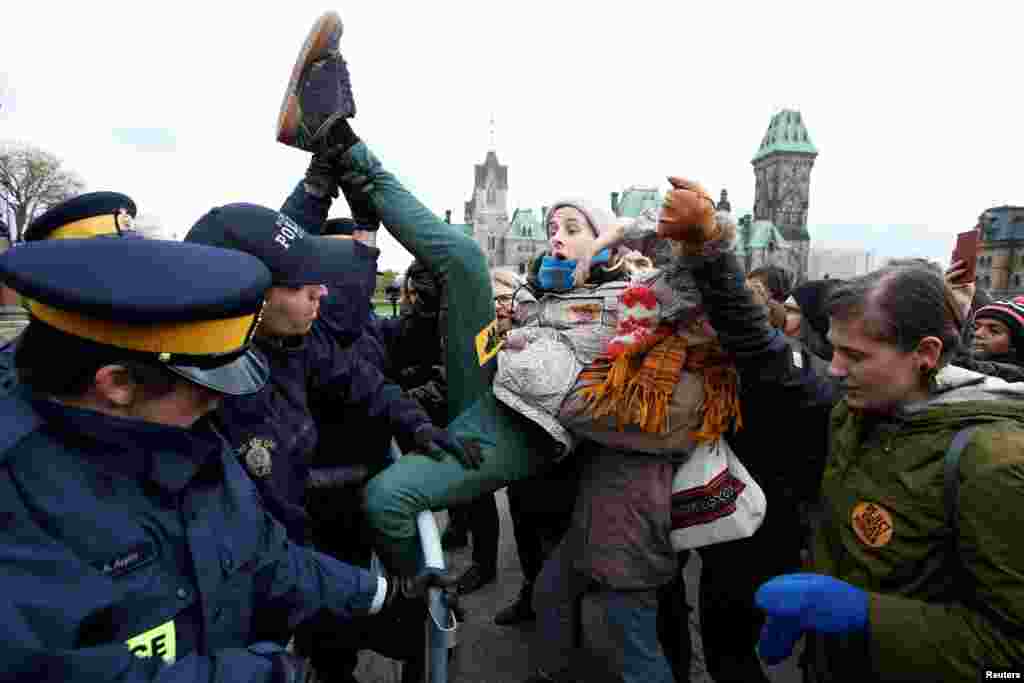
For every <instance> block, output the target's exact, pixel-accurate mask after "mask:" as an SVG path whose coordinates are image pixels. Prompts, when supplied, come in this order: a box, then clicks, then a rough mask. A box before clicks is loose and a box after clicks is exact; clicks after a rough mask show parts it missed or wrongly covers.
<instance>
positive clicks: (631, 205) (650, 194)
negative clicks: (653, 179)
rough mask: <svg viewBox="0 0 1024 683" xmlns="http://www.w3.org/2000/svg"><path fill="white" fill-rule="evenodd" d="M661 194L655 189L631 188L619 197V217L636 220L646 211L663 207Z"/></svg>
mask: <svg viewBox="0 0 1024 683" xmlns="http://www.w3.org/2000/svg"><path fill="white" fill-rule="evenodd" d="M661 201H662V196H661V192H659V191H658V189H657V188H655V187H636V186H634V187H629V188H626V189H625V190H623V191H622V194H620V195H619V206H618V211H617V213H618V215H619V216H620V217H622V218H636V217H637V216H639V215H640V214H641V213H642V212H643V211H644V209H655V210H657V209H658V208H660V207H661Z"/></svg>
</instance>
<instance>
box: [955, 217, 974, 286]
mask: <svg viewBox="0 0 1024 683" xmlns="http://www.w3.org/2000/svg"><path fill="white" fill-rule="evenodd" d="M980 240H981V236H980V235H979V234H978V231H977V230H968V231H967V232H961V233H959V234H958V235H957V236H956V248H954V249H953V260H952V261H951V262H950V265H952V264H953V263H955V262H957V261H964V262H965V263H966V265H967V270H966V271H964V274H963V275H961V276H960V277H959V278H957V283H962V282H974V274H975V267H976V266H977V265H978V244H979V242H980Z"/></svg>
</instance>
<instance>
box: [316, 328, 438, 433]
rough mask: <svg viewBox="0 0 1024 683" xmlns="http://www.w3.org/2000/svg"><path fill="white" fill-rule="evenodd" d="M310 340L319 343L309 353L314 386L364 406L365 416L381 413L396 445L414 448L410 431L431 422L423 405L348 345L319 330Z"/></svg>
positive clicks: (328, 393)
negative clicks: (338, 342) (311, 359)
mask: <svg viewBox="0 0 1024 683" xmlns="http://www.w3.org/2000/svg"><path fill="white" fill-rule="evenodd" d="M314 330H316V327H314ZM309 341H310V342H312V343H316V344H318V346H319V348H318V349H317V350H316V352H315V353H314V354H313V355H312V358H313V359H314V362H315V363H316V365H317V367H315V368H312V369H311V372H310V376H311V377H312V378H313V382H314V387H313V388H314V389H316V390H317V391H318V392H320V393H321V395H323V396H334V397H336V398H337V400H338V401H341V402H344V403H345V405H347V406H351V407H355V408H361V409H363V410H365V411H366V415H367V416H368V417H373V418H380V417H383V418H384V419H386V420H387V421H388V423H389V425H390V427H391V430H392V432H393V433H394V436H395V438H396V439H397V440H398V445H399V447H400V448H401V449H402V450H403V451H407V450H413V449H414V442H413V436H412V435H413V434H414V433H415V431H416V430H417V429H419V428H420V427H422V426H424V425H427V424H430V417H429V416H428V415H427V414H426V412H424V410H423V408H421V407H420V405H419V404H418V403H416V401H414V400H413V399H411V398H409V397H408V396H406V395H405V394H403V393H402V389H401V388H400V387H399V386H398V385H397V384H395V383H393V382H391V381H389V380H388V379H387V378H386V377H385V376H384V374H383V373H382V372H381V371H380V369H378V368H377V367H375V366H373V365H372V364H370V363H368V362H366V360H365V359H363V358H362V357H361V356H359V354H358V353H356V352H355V351H354V350H352V349H351V348H341V347H340V346H338V345H337V344H336V343H334V342H333V340H330V339H325V338H324V336H323V335H322V334H310V335H309Z"/></svg>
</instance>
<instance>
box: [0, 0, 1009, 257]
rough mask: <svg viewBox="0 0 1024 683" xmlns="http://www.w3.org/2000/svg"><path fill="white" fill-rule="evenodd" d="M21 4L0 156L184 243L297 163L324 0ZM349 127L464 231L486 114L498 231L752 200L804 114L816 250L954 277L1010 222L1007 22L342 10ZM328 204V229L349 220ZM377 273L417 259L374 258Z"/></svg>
mask: <svg viewBox="0 0 1024 683" xmlns="http://www.w3.org/2000/svg"><path fill="white" fill-rule="evenodd" d="M264 5H265V6H261V5H260V4H259V3H253V2H245V3H241V2H239V3H234V2H220V1H218V2H204V3H186V2H176V3H152V2H138V1H134V2H124V3H121V2H104V1H103V0H97V1H95V2H90V3H82V2H18V3H13V2H12V3H6V5H5V7H4V9H3V10H2V22H3V32H2V39H0V98H2V104H3V109H2V110H0V139H5V140H17V141H22V142H28V143H32V144H35V145H38V146H40V147H43V148H45V149H47V150H49V151H51V152H53V153H55V154H57V155H58V156H60V157H61V158H62V159H63V160H64V161H65V163H66V165H67V166H68V167H69V168H70V169H72V170H74V171H76V172H78V173H79V174H80V175H81V176H82V177H83V178H84V179H85V181H86V183H87V186H88V189H90V190H101V189H110V190H118V191H121V192H124V193H126V194H128V195H130V196H132V197H133V198H134V199H135V200H136V202H137V203H138V205H139V208H140V212H141V213H144V214H149V215H151V216H154V217H156V218H157V219H158V220H159V221H160V223H162V224H163V226H164V227H165V228H166V229H167V230H168V231H169V232H173V233H176V234H177V235H178V236H181V235H183V234H184V233H185V232H186V231H187V230H188V227H189V226H190V225H191V224H192V223H193V222H194V221H195V220H196V219H197V218H198V217H199V216H200V215H202V214H203V213H204V212H205V211H206V210H207V209H209V208H210V207H212V206H215V205H219V204H224V203H227V202H234V201H249V202H255V203H260V204H265V205H268V206H273V207H275V208H276V207H278V206H279V205H280V203H281V202H282V201H283V199H284V197H285V196H286V195H287V193H288V192H289V191H290V190H291V188H292V186H293V185H294V184H295V182H296V181H298V180H299V179H300V178H301V176H302V174H303V172H304V170H305V167H306V164H307V162H308V156H307V155H306V154H305V153H303V152H301V151H298V150H294V149H291V148H287V147H284V146H281V145H279V144H277V143H276V142H275V140H274V126H275V123H276V117H277V111H278V107H279V105H280V101H281V96H282V93H283V88H284V86H285V82H286V80H287V78H288V76H289V73H290V70H291V67H292V64H293V62H294V59H295V55H296V52H297V50H298V48H299V46H300V44H301V42H302V40H303V38H304V37H305V35H306V32H307V31H308V29H309V27H310V26H311V25H312V23H313V21H314V20H315V19H316V17H317V16H318V15H319V13H320V12H322V11H323V10H324V9H329V8H330V5H325V4H323V3H309V2H304V1H302V0H291V1H290V2H288V3H264ZM336 9H337V10H338V11H339V12H340V13H341V16H342V19H343V21H344V22H345V35H344V37H343V38H342V51H343V54H344V56H345V58H346V60H347V61H348V62H349V66H350V69H351V72H352V80H353V84H354V88H355V92H356V100H357V104H358V109H359V113H358V116H357V118H356V119H355V120H354V122H353V127H354V128H355V129H356V131H357V132H358V133H359V134H360V135H361V136H362V137H363V138H364V139H365V140H366V141H367V143H368V144H369V145H370V146H371V148H372V149H373V150H374V151H375V152H376V153H377V154H378V156H380V157H381V159H382V160H383V161H384V163H385V164H386V166H387V167H388V168H389V169H390V170H392V171H394V172H395V173H396V174H397V175H398V176H399V177H400V178H401V179H402V180H403V182H405V183H406V184H407V186H408V187H409V188H410V189H412V190H413V191H414V192H415V193H416V194H417V195H418V196H419V197H420V199H421V200H423V201H424V203H426V204H427V205H428V206H430V207H431V208H432V209H433V210H434V211H435V212H436V213H438V214H439V215H442V216H443V212H444V210H445V209H447V208H450V209H452V210H453V217H454V219H455V220H457V221H459V222H461V220H462V206H463V203H464V202H465V201H466V200H467V199H469V197H470V193H471V191H472V185H473V164H475V163H481V162H482V161H483V158H484V155H485V154H486V152H487V148H488V144H489V119H490V118H491V116H492V114H493V116H494V118H495V121H496V148H497V153H498V158H499V159H500V161H501V162H502V163H505V164H508V166H509V195H510V205H509V210H510V212H511V211H512V210H513V209H515V208H516V207H539V206H540V205H542V204H547V203H550V202H551V201H552V200H553V199H556V198H557V197H559V196H564V195H567V194H573V195H582V196H585V197H587V198H589V199H591V200H592V201H595V202H601V203H607V202H608V194H609V192H611V191H613V190H619V189H622V188H623V187H624V186H627V185H631V184H656V185H661V186H664V185H665V184H666V183H665V176H667V175H670V174H671V175H683V176H687V177H692V178H694V179H697V180H699V181H701V182H702V183H704V184H705V186H706V187H707V188H708V189H709V190H710V191H711V192H712V193H713V195H714V196H715V197H717V196H718V192H719V190H720V189H721V188H722V187H725V188H728V190H729V194H730V199H731V200H732V205H733V208H734V209H739V208H748V209H749V208H751V207H752V206H753V195H754V176H753V171H752V167H751V165H750V160H751V158H752V157H753V155H754V153H755V152H756V150H757V147H758V144H759V143H760V141H761V138H762V137H763V136H764V133H765V131H766V130H767V127H768V124H769V122H770V120H771V117H772V115H773V114H774V113H775V112H777V111H778V110H780V109H782V108H795V109H799V110H800V111H801V112H802V114H803V118H804V120H805V122H806V124H807V127H808V130H809V132H810V136H811V139H812V141H813V142H814V144H815V145H816V146H817V147H818V149H819V152H820V153H819V156H818V159H817V161H816V163H815V166H814V170H813V172H812V174H811V193H810V209H809V221H808V222H809V225H810V229H811V235H812V238H814V239H815V240H816V242H817V244H818V245H837V246H854V245H862V246H863V247H864V248H868V249H872V250H874V251H876V253H878V254H879V255H880V256H883V257H884V256H901V255H924V256H929V257H932V258H936V259H939V260H948V252H949V251H950V250H951V249H952V246H953V241H954V238H953V235H955V233H956V232H958V231H961V230H965V229H967V228H969V227H971V226H973V225H974V223H975V221H976V218H977V216H978V214H979V213H980V212H981V211H982V210H984V209H985V208H987V207H990V206H994V205H1000V204H1022V203H1024V182H1022V178H1024V136H1022V132H1021V122H1022V121H1024V88H1022V87H1021V86H1022V82H1021V67H1022V64H1024V48H1022V44H1024V43H1022V39H1021V36H1022V33H1021V32H1022V31H1024V3H1020V2H1009V1H1005V2H985V1H979V0H976V1H974V2H971V3H944V2H932V3H925V2H911V1H909V0H903V1H893V0H889V1H887V2H871V1H866V0H865V1H861V2H857V3H842V4H840V3H834V2H814V3H802V2H777V3H770V2H729V1H726V0H718V1H717V2H705V3H694V2H655V1H645V0H632V1H631V2H628V3H596V2H593V1H589V2H570V1H567V0H546V1H544V2H534V1H532V0H519V1H518V2H502V3H496V2H487V1H479V0H478V1H476V2H455V1H440V2H413V1H412V0H409V1H403V2H390V1H388V0H375V1H361V2H351V3H347V4H346V5H338V6H336ZM347 213H348V209H347V206H346V205H345V203H344V201H339V202H338V203H337V204H336V205H335V207H334V209H333V210H332V215H335V216H343V215H347ZM381 246H382V248H383V255H382V267H394V268H404V267H405V266H406V265H407V264H408V262H409V261H410V260H411V258H410V257H409V255H408V254H406V253H405V252H404V251H403V250H402V249H401V248H400V247H398V246H397V244H396V243H395V242H394V241H393V240H391V239H389V238H384V239H382V240H381Z"/></svg>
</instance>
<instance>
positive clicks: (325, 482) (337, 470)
mask: <svg viewBox="0 0 1024 683" xmlns="http://www.w3.org/2000/svg"><path fill="white" fill-rule="evenodd" d="M369 477H370V468H369V467H367V466H366V465H347V466H338V467H317V468H315V469H311V470H310V471H309V474H307V475H306V488H307V489H340V488H345V487H348V486H359V485H360V484H363V483H365V482H366V480H367V479H369Z"/></svg>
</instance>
